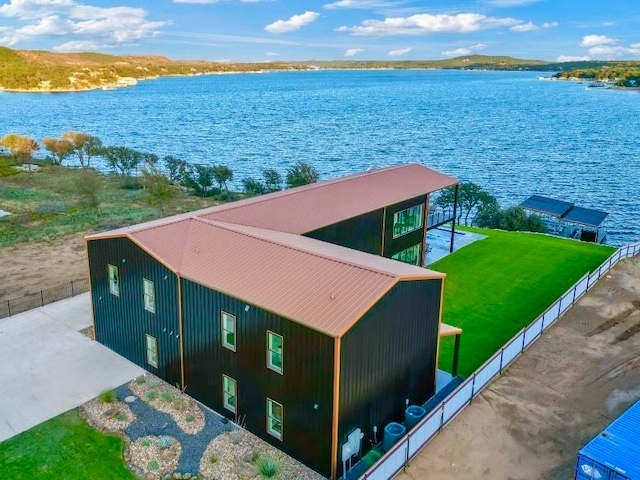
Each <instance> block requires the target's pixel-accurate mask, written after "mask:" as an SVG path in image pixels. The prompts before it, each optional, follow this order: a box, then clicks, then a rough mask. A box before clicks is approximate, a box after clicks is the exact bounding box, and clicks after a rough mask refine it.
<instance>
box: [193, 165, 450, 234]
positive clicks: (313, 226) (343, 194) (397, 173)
mask: <svg viewBox="0 0 640 480" xmlns="http://www.w3.org/2000/svg"><path fill="white" fill-rule="evenodd" d="M457 183H458V181H457V180H456V179H454V178H452V177H448V176H447V175H443V174H442V173H439V172H436V171H435V170H431V169H429V168H427V167H424V166H422V165H417V164H408V165H400V166H396V167H388V168H382V169H378V170H371V171H369V172H364V173H360V174H357V175H350V176H347V177H342V178H337V179H335V180H328V181H324V182H318V183H313V184H311V185H306V186H304V187H299V188H295V189H291V190H283V191H281V192H276V193H272V194H269V195H263V196H260V197H254V198H250V199H247V200H242V201H239V202H232V203H228V204H225V205H221V206H220V207H218V208H216V209H215V210H213V211H211V212H209V213H205V214H202V215H199V216H201V217H203V218H209V219H212V220H221V221H224V222H230V223H236V224H240V225H248V226H252V227H259V228H267V229H269V230H277V231H279V232H289V233H298V234H303V233H308V232H311V231H313V230H317V229H319V228H322V227H326V226H327V225H333V224H335V223H338V222H341V221H343V220H346V219H348V218H353V217H356V216H358V215H362V214H364V213H368V212H372V211H374V210H378V209H380V208H383V207H385V206H387V205H392V204H394V203H398V202H401V201H403V200H408V199H410V198H414V197H417V196H419V195H424V194H425V193H429V192H434V191H436V190H440V189H442V188H445V187H449V186H451V185H455V184H457Z"/></svg>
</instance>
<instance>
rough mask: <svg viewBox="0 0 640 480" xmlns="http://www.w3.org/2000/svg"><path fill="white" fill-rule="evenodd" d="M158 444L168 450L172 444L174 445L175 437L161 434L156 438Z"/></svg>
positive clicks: (162, 448)
mask: <svg viewBox="0 0 640 480" xmlns="http://www.w3.org/2000/svg"><path fill="white" fill-rule="evenodd" d="M156 445H157V446H158V448H160V449H161V450H166V449H167V448H171V445H173V438H171V437H170V436H168V435H160V436H159V437H158V439H157V440H156Z"/></svg>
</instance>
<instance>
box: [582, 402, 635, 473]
mask: <svg viewBox="0 0 640 480" xmlns="http://www.w3.org/2000/svg"><path fill="white" fill-rule="evenodd" d="M574 479H575V480H640V401H639V402H636V403H635V404H634V405H633V406H632V407H631V408H629V409H628V410H627V411H626V412H624V413H623V414H622V415H620V416H619V417H618V418H617V419H616V420H614V421H613V423H611V425H609V426H608V427H607V428H605V429H604V430H603V431H602V433H600V434H598V435H597V436H596V437H595V438H594V439H593V440H591V441H590V442H589V443H588V444H586V445H585V446H584V447H583V448H582V449H581V450H580V452H578V462H577V464H576V473H575V476H574Z"/></svg>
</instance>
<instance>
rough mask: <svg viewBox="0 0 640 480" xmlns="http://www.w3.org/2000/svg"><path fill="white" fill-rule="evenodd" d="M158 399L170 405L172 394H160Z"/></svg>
mask: <svg viewBox="0 0 640 480" xmlns="http://www.w3.org/2000/svg"><path fill="white" fill-rule="evenodd" d="M160 398H161V399H162V401H163V402H167V403H172V402H173V398H174V394H173V393H172V392H162V393H161V394H160Z"/></svg>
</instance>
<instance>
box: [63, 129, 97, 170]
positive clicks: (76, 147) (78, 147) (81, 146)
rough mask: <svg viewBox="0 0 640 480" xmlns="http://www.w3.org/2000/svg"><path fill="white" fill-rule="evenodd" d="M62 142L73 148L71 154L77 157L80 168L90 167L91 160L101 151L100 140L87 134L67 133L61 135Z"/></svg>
mask: <svg viewBox="0 0 640 480" xmlns="http://www.w3.org/2000/svg"><path fill="white" fill-rule="evenodd" d="M62 140H65V141H67V142H69V143H70V144H71V145H72V146H73V153H75V155H76V156H77V157H78V161H79V162H80V166H81V167H82V168H90V167H91V158H92V157H94V156H97V155H100V154H101V153H102V151H103V149H102V140H100V139H99V138H98V137H94V136H93V135H89V134H88V133H83V132H76V131H69V132H65V133H63V134H62Z"/></svg>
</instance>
